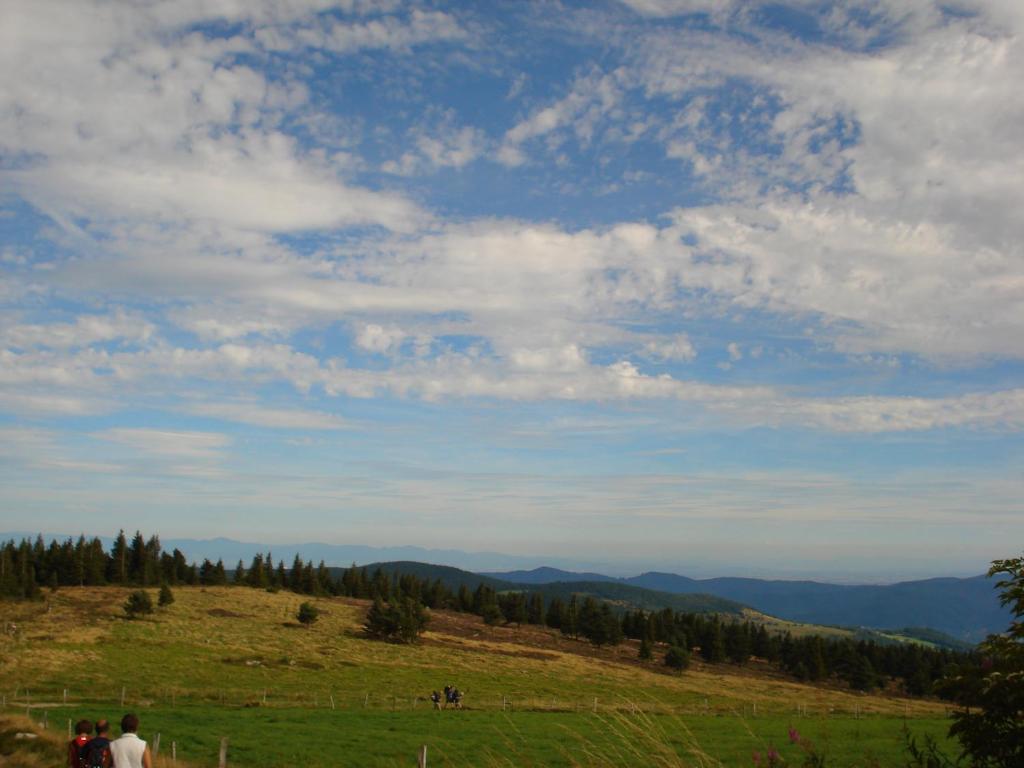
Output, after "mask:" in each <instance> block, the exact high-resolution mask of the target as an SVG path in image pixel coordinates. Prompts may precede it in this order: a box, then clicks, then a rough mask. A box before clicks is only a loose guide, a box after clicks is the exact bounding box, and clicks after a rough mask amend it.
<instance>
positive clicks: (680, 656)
mask: <svg viewBox="0 0 1024 768" xmlns="http://www.w3.org/2000/svg"><path fill="white" fill-rule="evenodd" d="M665 666H666V667H669V668H670V669H675V670H678V671H680V672H682V671H683V670H684V669H686V668H687V667H689V666H690V652H689V651H688V650H686V649H685V648H683V647H681V646H678V645H673V646H672V647H671V648H669V649H668V651H666V653H665Z"/></svg>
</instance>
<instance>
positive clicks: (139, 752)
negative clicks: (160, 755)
mask: <svg viewBox="0 0 1024 768" xmlns="http://www.w3.org/2000/svg"><path fill="white" fill-rule="evenodd" d="M138 730H139V718H137V717H136V716H135V715H133V714H127V715H125V716H124V717H122V718H121V738H119V739H115V740H114V741H112V742H110V754H111V756H112V757H113V758H114V768H153V758H152V756H151V755H150V754H149V746H148V745H147V744H146V742H144V741H143V740H142V739H140V738H139V735H138V733H137V731H138Z"/></svg>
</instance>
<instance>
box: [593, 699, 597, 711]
mask: <svg viewBox="0 0 1024 768" xmlns="http://www.w3.org/2000/svg"><path fill="white" fill-rule="evenodd" d="M594 712H597V696H595V697H594Z"/></svg>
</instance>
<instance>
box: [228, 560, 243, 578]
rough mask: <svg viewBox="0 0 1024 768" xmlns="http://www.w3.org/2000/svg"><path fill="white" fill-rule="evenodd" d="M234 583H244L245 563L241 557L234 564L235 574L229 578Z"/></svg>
mask: <svg viewBox="0 0 1024 768" xmlns="http://www.w3.org/2000/svg"><path fill="white" fill-rule="evenodd" d="M231 580H232V581H233V582H234V583H235V584H245V564H244V563H243V562H242V559H241V558H239V559H238V565H236V566H235V575H234V576H233V577H232V579H231Z"/></svg>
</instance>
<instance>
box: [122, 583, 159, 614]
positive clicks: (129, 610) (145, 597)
mask: <svg viewBox="0 0 1024 768" xmlns="http://www.w3.org/2000/svg"><path fill="white" fill-rule="evenodd" d="M124 612H125V613H126V614H127V615H128V618H129V619H134V618H135V617H136V616H141V615H144V614H148V613H152V612H153V600H152V599H151V598H150V596H149V593H148V592H146V591H145V590H144V589H137V590H136V591H134V592H132V593H131V594H130V595H128V600H127V601H125V604H124Z"/></svg>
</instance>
